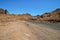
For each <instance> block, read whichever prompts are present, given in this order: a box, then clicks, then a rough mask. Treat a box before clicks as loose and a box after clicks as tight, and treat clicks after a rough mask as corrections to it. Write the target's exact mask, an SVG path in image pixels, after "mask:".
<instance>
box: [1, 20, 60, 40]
mask: <svg viewBox="0 0 60 40" xmlns="http://www.w3.org/2000/svg"><path fill="white" fill-rule="evenodd" d="M42 26H45V25H40V26H39V25H36V24H33V23H30V22H26V21H14V22H6V23H0V40H60V32H59V31H57V30H54V29H50V28H46V27H42Z"/></svg>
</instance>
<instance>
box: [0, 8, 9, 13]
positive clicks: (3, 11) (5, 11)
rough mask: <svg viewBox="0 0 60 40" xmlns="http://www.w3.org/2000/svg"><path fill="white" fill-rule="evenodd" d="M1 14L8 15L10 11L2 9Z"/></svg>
mask: <svg viewBox="0 0 60 40" xmlns="http://www.w3.org/2000/svg"><path fill="white" fill-rule="evenodd" d="M0 14H8V11H7V10H4V9H2V8H0Z"/></svg>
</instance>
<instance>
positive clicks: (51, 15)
mask: <svg viewBox="0 0 60 40" xmlns="http://www.w3.org/2000/svg"><path fill="white" fill-rule="evenodd" d="M37 18H38V19H39V20H41V21H50V22H51V21H53V22H60V9H56V10H54V11H52V12H47V13H44V14H43V15H40V16H38V17H37Z"/></svg>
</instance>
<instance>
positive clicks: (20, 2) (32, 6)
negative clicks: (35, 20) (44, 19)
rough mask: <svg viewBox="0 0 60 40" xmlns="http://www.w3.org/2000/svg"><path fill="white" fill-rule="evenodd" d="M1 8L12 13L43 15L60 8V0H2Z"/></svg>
mask: <svg viewBox="0 0 60 40" xmlns="http://www.w3.org/2000/svg"><path fill="white" fill-rule="evenodd" d="M0 8H3V9H7V10H8V11H9V13H11V14H12V13H13V14H24V13H29V14H31V15H38V14H39V15H41V14H43V13H45V12H50V11H52V10H55V9H56V8H60V0H0Z"/></svg>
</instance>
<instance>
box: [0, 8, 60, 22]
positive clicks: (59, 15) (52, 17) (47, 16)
mask: <svg viewBox="0 0 60 40" xmlns="http://www.w3.org/2000/svg"><path fill="white" fill-rule="evenodd" d="M3 14H4V15H3ZM6 14H7V15H6ZM0 19H1V21H2V20H4V21H5V20H13V21H16V20H33V21H34V20H35V21H48V22H60V9H59V8H58V9H56V10H54V11H52V12H47V13H44V14H42V15H37V16H32V15H30V14H28V13H26V14H9V13H8V11H7V10H4V9H1V8H0Z"/></svg>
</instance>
